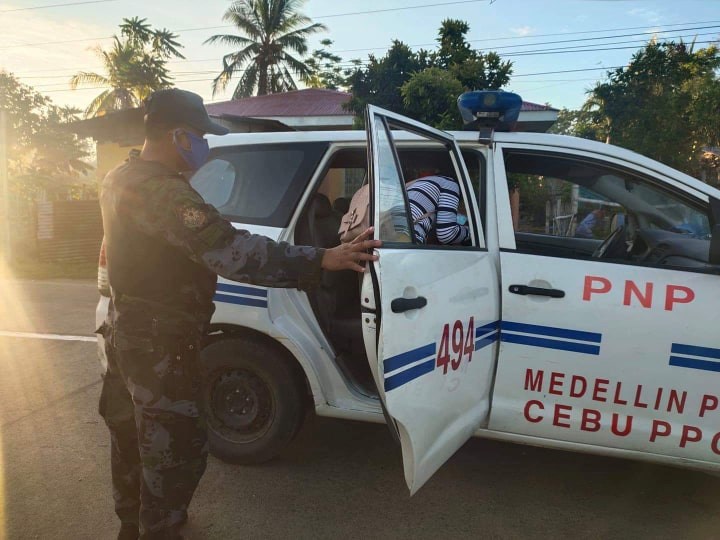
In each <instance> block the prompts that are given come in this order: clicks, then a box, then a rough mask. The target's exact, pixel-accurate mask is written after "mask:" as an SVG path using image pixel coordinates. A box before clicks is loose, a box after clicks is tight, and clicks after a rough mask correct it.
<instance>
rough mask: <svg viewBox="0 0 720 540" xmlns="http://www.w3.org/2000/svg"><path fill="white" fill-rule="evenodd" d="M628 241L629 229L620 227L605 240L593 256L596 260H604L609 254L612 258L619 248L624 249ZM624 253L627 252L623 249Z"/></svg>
mask: <svg viewBox="0 0 720 540" xmlns="http://www.w3.org/2000/svg"><path fill="white" fill-rule="evenodd" d="M626 241H627V228H626V227H625V225H620V226H619V227H618V228H617V229H615V230H614V231H613V232H611V233H610V236H608V237H607V238H605V240H603V242H602V244H600V245H599V246H598V248H597V249H596V250H595V251H594V252H593V254H592V256H593V258H596V259H602V258H603V257H605V256H606V255H607V254H608V252H609V253H610V255H611V256H612V255H613V254H614V253H615V252H616V251H618V248H619V247H621V248H622V247H623V246H624V245H625V242H626ZM622 252H625V250H624V249H623V250H622Z"/></svg>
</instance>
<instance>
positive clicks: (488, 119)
mask: <svg viewBox="0 0 720 540" xmlns="http://www.w3.org/2000/svg"><path fill="white" fill-rule="evenodd" d="M457 104H458V108H459V109H460V115H461V116H462V119H463V123H464V126H463V129H464V130H466V131H473V130H478V129H483V128H490V129H492V130H494V131H512V129H513V128H514V127H515V123H516V122H517V119H518V116H519V115H520V108H521V107H522V98H521V97H520V96H518V95H517V94H513V93H512V92H505V91H503V90H475V91H473V92H465V93H464V94H462V95H461V96H460V97H459V98H458V100H457Z"/></svg>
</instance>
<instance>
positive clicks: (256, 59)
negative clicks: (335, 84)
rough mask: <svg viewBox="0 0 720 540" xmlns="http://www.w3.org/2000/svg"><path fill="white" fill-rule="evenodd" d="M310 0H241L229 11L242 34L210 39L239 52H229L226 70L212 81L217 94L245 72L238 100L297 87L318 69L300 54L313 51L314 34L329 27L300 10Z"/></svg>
mask: <svg viewBox="0 0 720 540" xmlns="http://www.w3.org/2000/svg"><path fill="white" fill-rule="evenodd" d="M304 3H305V0H238V1H236V2H235V3H233V4H232V6H231V7H230V8H228V10H227V11H226V12H225V14H224V15H223V20H224V21H227V22H230V23H232V24H233V25H234V26H236V27H237V28H238V30H239V31H240V35H235V34H220V35H215V36H212V37H211V38H209V39H208V40H206V41H205V43H220V44H223V45H229V46H232V47H237V48H238V50H237V51H235V52H233V53H229V54H226V55H225V56H223V69H222V71H221V72H220V75H218V76H217V77H216V78H215V80H214V81H213V84H212V89H213V95H215V94H216V93H217V92H218V91H219V90H224V89H225V88H227V86H228V84H229V83H230V80H231V79H232V77H233V76H234V75H235V74H236V73H237V74H240V73H241V75H240V79H239V80H238V83H237V86H236V87H235V91H234V92H233V99H237V98H241V97H247V96H251V95H253V94H254V93H255V91H256V90H257V95H259V96H262V95H265V94H273V93H276V92H285V91H288V90H296V89H297V85H296V84H295V80H294V79H293V74H294V75H295V76H297V77H299V78H300V79H303V80H304V79H307V78H308V77H310V76H311V75H312V69H311V67H310V66H308V65H307V64H306V63H305V62H304V61H302V60H300V59H299V58H298V57H296V56H293V55H292V54H291V53H296V54H297V55H299V56H300V57H302V55H304V54H305V53H307V50H308V47H307V38H308V36H310V35H312V34H315V33H317V32H320V31H324V30H326V29H327V28H326V27H325V25H323V24H320V23H313V24H310V23H311V22H312V21H311V20H310V19H309V18H308V17H306V16H305V15H303V14H302V13H299V12H298V9H299V8H300V7H301V6H302V5H303V4H304Z"/></svg>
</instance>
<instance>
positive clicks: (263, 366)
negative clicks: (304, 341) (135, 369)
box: [201, 337, 305, 464]
mask: <svg viewBox="0 0 720 540" xmlns="http://www.w3.org/2000/svg"><path fill="white" fill-rule="evenodd" d="M201 361H202V366H203V389H202V395H203V404H204V407H205V412H206V417H207V423H208V440H209V442H210V453H211V454H213V455H214V456H215V457H218V458H220V459H222V460H223V461H227V462H230V463H241V464H257V463H263V462H265V461H268V460H270V459H272V458H274V457H275V456H276V455H277V454H278V453H280V451H282V450H283V448H285V447H286V446H287V445H288V444H289V443H290V441H291V440H292V439H293V437H294V436H295V435H296V434H297V432H298V431H299V430H300V427H301V426H302V422H303V420H304V418H305V399H304V393H305V392H304V386H303V384H302V379H301V375H300V374H299V373H298V370H297V369H296V367H295V366H294V365H293V364H292V363H291V361H289V360H288V359H287V357H286V356H285V355H284V354H283V353H282V351H279V350H278V348H277V347H273V346H272V345H270V344H267V343H264V342H262V341H257V340H253V339H251V338H247V337H234V338H230V339H225V340H221V341H217V342H215V343H212V344H210V345H208V346H207V347H205V348H204V349H203V351H202V353H201Z"/></svg>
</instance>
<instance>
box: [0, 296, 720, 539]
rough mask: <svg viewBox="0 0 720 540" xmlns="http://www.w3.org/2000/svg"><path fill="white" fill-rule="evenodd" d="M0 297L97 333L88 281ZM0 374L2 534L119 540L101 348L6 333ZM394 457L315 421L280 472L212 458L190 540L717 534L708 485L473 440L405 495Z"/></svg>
mask: <svg viewBox="0 0 720 540" xmlns="http://www.w3.org/2000/svg"><path fill="white" fill-rule="evenodd" d="M0 298H2V301H3V303H2V305H1V307H0V331H25V332H48V333H57V334H74V335H88V334H90V333H91V332H92V321H93V309H94V305H95V301H96V298H97V297H96V292H95V288H94V284H92V283H78V282H21V283H19V282H0ZM0 366H2V372H1V373H2V376H0V450H1V451H0V539H2V538H3V537H4V536H6V537H7V538H13V539H14V538H53V539H55V538H60V539H65V538H68V539H106V538H107V539H110V538H113V537H114V533H115V531H116V523H115V520H114V515H113V512H112V505H111V502H110V491H109V481H108V478H109V470H108V459H107V458H108V452H109V450H108V444H107V434H106V430H105V426H104V425H103V424H102V422H101V421H100V419H99V418H98V416H97V414H96V412H95V409H96V402H97V398H98V395H99V391H100V384H99V375H98V367H97V364H96V361H95V358H94V345H93V344H92V343H87V342H68V341H49V340H39V339H26V338H16V337H2V336H0ZM399 454H400V452H399V449H398V448H397V447H396V446H395V444H394V443H393V442H392V440H391V439H390V436H389V434H388V432H387V430H386V428H385V427H384V426H379V425H368V424H360V423H353V422H341V421H336V420H328V419H317V418H314V417H310V418H309V419H308V422H307V424H306V426H305V428H304V429H303V431H302V432H301V433H300V435H299V437H298V439H296V441H295V442H294V443H293V445H292V446H291V447H290V448H288V449H287V450H286V451H285V452H284V453H283V454H282V455H281V456H280V458H279V459H277V460H275V461H274V462H272V463H271V464H268V465H265V466H261V467H239V466H231V465H227V464H223V463H221V462H219V461H217V460H214V459H211V461H210V464H209V468H208V471H207V473H206V475H205V477H204V478H203V481H202V483H201V484H200V487H199V489H198V493H197V495H196V498H195V501H194V503H193V506H192V508H191V512H190V523H189V524H188V526H187V527H186V531H185V534H186V537H187V538H190V539H215V538H217V539H225V538H230V539H232V538H288V537H292V538H343V539H353V538H411V537H412V538H438V537H441V538H442V537H446V538H465V537H467V538H553V537H560V536H565V537H577V538H653V539H655V538H698V539H705V538H720V497H718V493H719V489H720V479H719V478H715V477H710V476H707V475H704V474H700V473H694V472H688V471H684V470H679V469H672V468H668V467H658V466H652V465H646V464H639V463H634V462H629V461H622V460H614V459H608V458H598V457H592V456H582V455H576V454H569V453H563V452H557V451H550V450H542V449H536V448H531V447H524V446H518V445H510V444H503V443H497V442H491V441H482V440H478V439H475V440H473V441H471V442H470V443H468V444H467V445H466V446H465V447H464V448H463V449H462V450H461V451H460V452H458V453H457V454H456V455H455V456H454V457H453V458H452V459H451V460H450V462H449V463H448V464H447V465H446V466H445V467H444V468H443V469H442V471H441V472H439V473H438V474H437V475H436V476H435V477H434V478H433V479H432V480H430V482H429V483H428V484H427V485H426V486H425V487H424V488H423V489H422V490H421V491H420V492H419V493H418V494H417V495H415V496H414V497H413V498H412V499H411V498H409V497H408V494H407V490H406V488H405V485H404V482H403V474H402V465H401V462H400V457H399ZM3 501H4V505H3V504H2V502H3Z"/></svg>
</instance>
